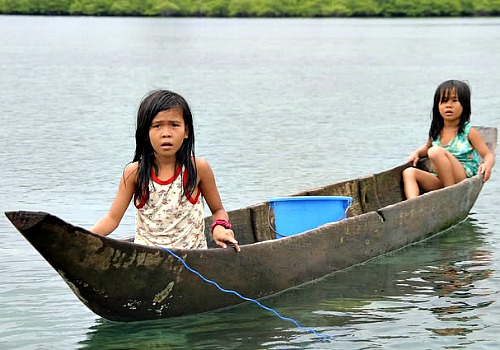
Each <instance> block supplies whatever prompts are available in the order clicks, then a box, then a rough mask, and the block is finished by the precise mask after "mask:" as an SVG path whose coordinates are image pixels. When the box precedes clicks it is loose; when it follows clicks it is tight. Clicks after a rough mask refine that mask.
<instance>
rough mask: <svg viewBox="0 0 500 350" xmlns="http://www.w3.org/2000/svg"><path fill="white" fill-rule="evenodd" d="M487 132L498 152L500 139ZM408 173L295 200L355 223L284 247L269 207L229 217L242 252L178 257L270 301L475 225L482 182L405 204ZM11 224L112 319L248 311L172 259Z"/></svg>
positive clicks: (105, 240) (64, 231)
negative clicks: (466, 223) (314, 200)
mask: <svg viewBox="0 0 500 350" xmlns="http://www.w3.org/2000/svg"><path fill="white" fill-rule="evenodd" d="M481 132H482V133H483V135H486V136H485V137H487V138H488V139H487V141H488V144H489V145H490V146H491V148H492V149H493V150H495V149H496V135H497V134H496V129H494V128H486V129H484V128H483V129H481ZM407 166H408V165H402V166H399V167H396V168H393V169H390V170H388V171H385V172H382V173H379V174H375V175H371V176H367V177H363V178H360V179H354V180H350V181H345V182H342V183H338V184H333V185H329V186H326V187H321V188H316V189H312V190H309V191H305V192H302V193H298V194H296V195H342V196H351V197H353V206H352V208H351V210H350V212H349V216H350V217H349V218H347V219H346V220H343V221H341V222H336V223H331V224H327V225H323V226H321V227H319V228H317V229H314V230H311V231H308V232H306V233H303V234H300V235H295V236H291V237H286V238H282V239H279V240H275V239H274V233H273V230H272V229H271V227H270V225H269V213H270V212H269V204H268V203H260V204H257V205H255V206H251V207H249V208H243V209H238V210H235V211H232V212H230V213H229V214H230V218H231V222H232V223H233V228H234V230H235V232H236V233H237V238H238V240H239V241H240V242H241V243H242V244H243V245H242V246H241V252H239V253H236V252H234V250H232V249H205V250H199V249H197V250H178V249H172V251H173V252H174V253H175V254H177V255H179V256H181V257H182V258H183V259H184V260H185V261H186V263H187V264H188V265H189V266H190V267H192V268H193V269H195V270H196V271H199V272H200V273H201V274H202V275H203V276H205V277H206V278H209V279H211V280H214V281H216V282H217V283H219V284H220V285H221V286H222V287H224V288H226V289H232V290H235V291H238V292H239V293H241V294H243V295H245V296H247V297H250V298H262V297H265V296H269V295H272V294H275V293H278V292H280V291H283V290H285V289H288V288H292V287H295V286H298V285H301V284H304V283H306V282H310V281H313V280H315V279H318V278H321V277H323V276H325V275H327V274H330V273H332V272H334V271H338V270H341V269H344V268H346V267H349V266H352V265H355V264H358V263H362V262H365V261H367V260H369V259H371V258H374V257H377V256H380V255H382V254H385V253H387V252H390V251H393V250H395V249H398V248H401V247H404V246H406V245H408V244H411V243H413V242H417V241H419V240H422V239H424V238H426V237H429V236H430V235H433V234H436V233H438V232H440V231H443V230H445V229H447V228H449V227H451V226H453V225H455V224H457V223H459V222H460V221H462V220H464V219H465V218H466V217H467V215H468V213H469V211H470V209H471V208H472V206H473V205H474V202H475V201H476V199H477V197H478V195H479V193H480V191H481V188H482V186H483V182H482V177H481V176H475V177H473V178H470V179H467V180H464V181H462V182H460V183H459V184H457V185H455V186H451V187H448V188H445V189H442V190H438V191H433V192H430V193H427V194H424V195H422V196H420V197H418V198H415V199H413V200H409V201H405V200H404V195H403V190H402V183H401V172H402V170H403V169H405V168H406V167H407ZM450 203H454V205H453V206H450ZM6 215H7V217H8V218H9V219H10V220H11V222H12V223H13V224H14V226H15V227H16V228H17V229H18V230H19V231H20V232H21V233H22V234H23V235H24V237H25V238H26V239H27V240H28V241H29V242H30V243H31V244H32V245H33V247H35V249H37V250H38V251H39V253H40V254H41V255H42V256H43V257H44V258H45V259H46V260H47V261H48V262H49V264H50V265H52V267H53V268H54V269H55V270H56V271H57V272H58V273H59V274H60V275H61V276H62V278H63V279H64V280H65V281H66V282H67V284H68V285H69V286H70V288H71V289H72V290H73V292H74V293H75V294H76V295H77V296H78V298H79V299H80V300H81V301H82V302H83V303H84V304H85V305H87V306H88V307H89V308H90V309H91V310H92V311H94V312H95V313H96V314H98V315H100V316H102V317H104V318H107V319H110V320H116V321H138V320H146V319H155V318H164V317H174V316H180V315H187V314H195V313H200V312H206V311H210V310H216V309H220V308H224V307H228V306H233V305H236V304H239V303H241V302H242V300H240V299H239V298H238V297H236V296H234V295H232V294H225V293H222V292H221V291H219V290H218V289H217V288H216V287H215V286H213V285H211V284H208V283H206V282H203V281H202V280H201V279H200V277H199V276H197V275H196V274H194V273H193V272H191V271H189V270H187V269H186V268H185V267H184V266H183V265H182V264H181V263H180V262H179V261H178V260H177V259H175V258H174V257H173V256H172V255H171V254H170V253H169V252H168V251H167V250H165V249H160V248H154V247H147V246H142V245H137V244H134V243H131V242H128V241H125V240H117V239H113V238H111V237H103V236H100V235H96V234H93V233H91V232H89V231H87V230H85V229H82V228H79V227H75V226H73V225H71V224H69V223H66V222H64V221H63V220H61V219H59V218H57V217H55V216H52V215H50V214H47V213H42V212H22V211H19V212H7V213H6ZM271 222H272V218H271Z"/></svg>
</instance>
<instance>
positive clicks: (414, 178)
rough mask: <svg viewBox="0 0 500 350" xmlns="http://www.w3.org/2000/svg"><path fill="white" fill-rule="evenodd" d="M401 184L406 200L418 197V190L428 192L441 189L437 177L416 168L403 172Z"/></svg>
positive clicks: (441, 185)
mask: <svg viewBox="0 0 500 350" xmlns="http://www.w3.org/2000/svg"><path fill="white" fill-rule="evenodd" d="M403 184H404V190H405V196H406V198H407V199H410V198H415V197H418V196H419V195H420V190H422V191H424V192H429V191H434V190H438V189H440V188H443V183H442V182H441V180H440V179H439V178H438V177H437V176H435V175H434V174H432V173H429V172H427V171H424V170H421V169H417V168H406V169H405V170H403Z"/></svg>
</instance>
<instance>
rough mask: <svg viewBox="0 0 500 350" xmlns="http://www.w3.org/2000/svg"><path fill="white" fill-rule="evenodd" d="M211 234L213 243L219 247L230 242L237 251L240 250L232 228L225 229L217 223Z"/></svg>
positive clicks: (223, 246)
mask: <svg viewBox="0 0 500 350" xmlns="http://www.w3.org/2000/svg"><path fill="white" fill-rule="evenodd" d="M212 236H213V238H214V241H215V243H216V244H217V245H218V246H219V247H221V248H227V245H228V244H231V245H232V246H233V247H234V250H236V251H237V252H239V251H240V250H241V249H240V246H239V245H238V241H237V240H236V239H235V238H234V232H233V230H227V229H225V228H224V227H223V226H221V225H217V226H215V227H214V232H213V234H212Z"/></svg>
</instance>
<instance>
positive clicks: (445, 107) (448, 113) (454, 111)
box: [439, 89, 463, 122]
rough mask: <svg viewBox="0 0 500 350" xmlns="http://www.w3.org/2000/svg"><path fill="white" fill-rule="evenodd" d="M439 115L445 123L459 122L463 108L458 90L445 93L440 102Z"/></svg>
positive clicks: (442, 94)
mask: <svg viewBox="0 0 500 350" xmlns="http://www.w3.org/2000/svg"><path fill="white" fill-rule="evenodd" d="M439 113H440V114H441V116H442V117H443V119H444V121H445V122H447V121H448V122H459V121H460V117H461V116H462V113H463V107H462V104H461V103H460V101H459V100H458V94H457V90H456V89H453V90H451V91H443V92H442V93H441V100H440V102H439Z"/></svg>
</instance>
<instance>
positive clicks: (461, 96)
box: [429, 80, 471, 141]
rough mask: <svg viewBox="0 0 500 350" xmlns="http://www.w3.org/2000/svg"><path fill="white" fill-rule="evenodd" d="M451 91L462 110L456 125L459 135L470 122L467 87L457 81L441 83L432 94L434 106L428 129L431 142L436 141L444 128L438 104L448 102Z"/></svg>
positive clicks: (465, 84)
mask: <svg viewBox="0 0 500 350" xmlns="http://www.w3.org/2000/svg"><path fill="white" fill-rule="evenodd" d="M453 90H455V91H456V92H457V95H458V100H459V101H460V104H461V105H462V109H463V111H462V115H461V116H460V122H459V124H458V133H459V134H460V133H462V132H463V131H464V127H465V124H467V123H468V122H469V121H470V114H471V106H470V89H469V85H467V83H465V82H463V81H459V80H447V81H445V82H443V83H441V84H440V85H439V86H438V87H437V89H436V92H435V93H434V105H433V106H432V114H431V116H432V122H431V127H430V129H429V137H430V139H431V140H433V141H434V140H437V138H438V137H439V134H440V133H441V130H442V129H443V126H444V120H443V117H442V116H441V113H439V103H441V102H446V101H448V99H449V98H450V96H451V93H452V91H453Z"/></svg>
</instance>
